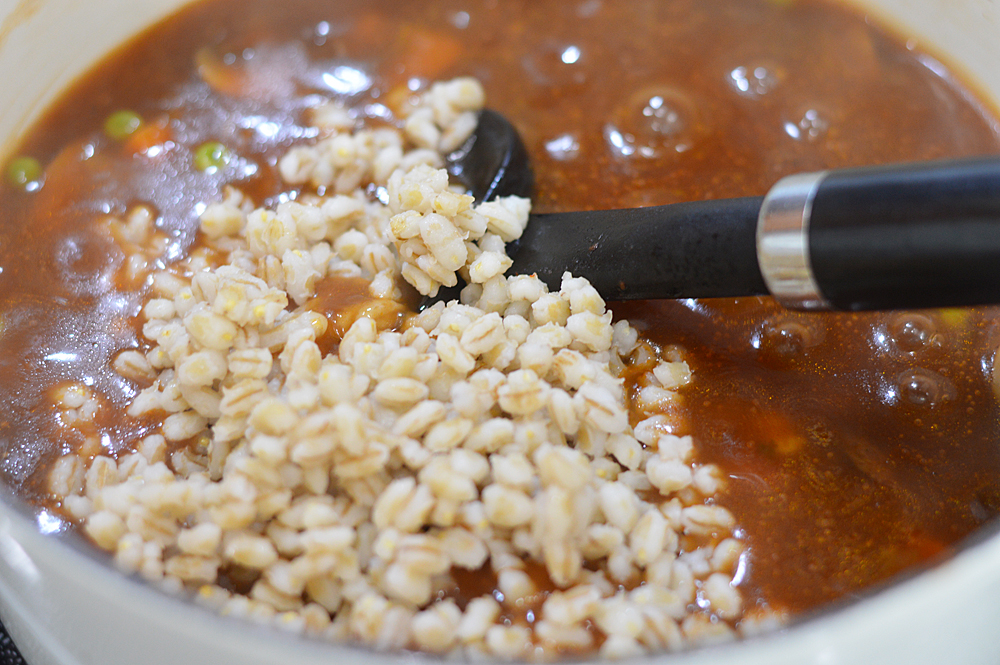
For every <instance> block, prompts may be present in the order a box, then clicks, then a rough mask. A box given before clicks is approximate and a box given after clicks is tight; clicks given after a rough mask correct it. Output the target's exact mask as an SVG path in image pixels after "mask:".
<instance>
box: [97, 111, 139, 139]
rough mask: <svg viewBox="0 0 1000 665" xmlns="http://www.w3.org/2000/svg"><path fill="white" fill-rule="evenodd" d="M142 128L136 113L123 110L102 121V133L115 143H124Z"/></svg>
mask: <svg viewBox="0 0 1000 665" xmlns="http://www.w3.org/2000/svg"><path fill="white" fill-rule="evenodd" d="M141 127H142V118H141V117H140V116H139V114H138V113H136V112H134V111H129V110H127V109H123V110H121V111H115V112H114V113H112V114H111V115H109V116H108V119H107V120H105V121H104V133H105V134H107V135H108V136H109V137H110V138H112V139H114V140H116V141H124V140H125V139H127V138H128V137H130V136H132V135H133V134H135V133H136V132H137V131H138V130H139V129H140V128H141Z"/></svg>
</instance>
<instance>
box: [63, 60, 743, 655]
mask: <svg viewBox="0 0 1000 665" xmlns="http://www.w3.org/2000/svg"><path fill="white" fill-rule="evenodd" d="M482 103H483V95H482V90H481V88H480V86H479V85H478V83H477V82H475V81H472V80H468V79H461V80H456V81H452V82H449V83H443V84H436V85H435V86H433V87H432V88H431V89H430V90H429V92H427V93H426V94H425V95H424V96H423V97H422V98H421V100H420V102H419V103H418V104H416V105H415V107H414V108H412V109H410V111H409V113H408V116H407V118H406V120H405V123H404V125H403V129H402V131H397V130H394V129H377V130H370V129H364V128H356V127H354V121H353V120H351V118H350V116H349V115H348V114H347V113H346V111H345V110H344V109H342V108H339V107H337V106H332V105H331V106H329V107H326V108H323V109H318V110H317V111H316V113H315V114H314V120H315V122H316V124H317V125H318V126H320V127H321V129H322V130H323V132H325V138H323V139H322V140H319V141H318V142H316V143H314V144H313V145H308V146H300V147H296V148H294V149H293V150H291V151H290V152H289V153H288V154H287V156H286V157H285V158H284V159H283V160H282V162H281V164H280V168H281V173H282V175H283V177H284V178H285V180H286V181H287V182H288V183H289V185H291V186H296V185H302V186H306V187H307V188H311V189H312V191H314V192H317V193H315V194H313V195H307V196H304V197H301V198H300V199H299V200H298V201H297V202H287V203H282V204H281V205H279V206H277V208H276V209H275V210H267V209H262V208H254V206H253V205H252V203H251V202H250V201H248V200H247V199H246V198H245V197H244V196H243V195H242V194H241V193H240V192H239V191H237V190H235V189H230V190H229V191H228V193H227V197H226V199H225V200H224V201H222V202H220V203H215V204H213V205H209V206H208V207H207V208H206V210H205V212H204V214H203V215H202V217H201V231H202V242H201V244H200V246H199V247H198V248H196V249H195V250H194V251H192V253H191V255H190V256H189V257H187V258H186V259H184V260H183V261H181V262H179V263H177V264H176V265H172V266H171V267H169V268H168V269H167V270H163V271H160V272H157V273H155V274H153V275H150V278H151V280H152V284H153V292H154V293H153V297H151V299H149V300H148V302H147V303H146V304H145V307H144V309H143V316H144V317H145V323H144V326H143V335H144V336H145V338H146V339H147V340H148V341H149V343H150V345H151V348H150V349H149V351H148V352H145V353H143V352H140V351H139V350H126V351H124V352H122V353H121V354H119V355H118V356H117V358H116V361H115V367H116V369H117V370H118V371H119V372H120V373H121V374H123V375H124V376H126V377H128V378H131V379H134V380H136V381H138V382H140V384H141V385H147V386H148V387H146V388H145V389H143V390H142V391H141V392H140V393H139V394H138V396H137V397H136V399H135V400H134V402H133V403H132V404H131V406H130V408H129V414H130V415H131V416H143V415H145V416H147V417H148V416H150V415H156V414H162V418H161V419H160V422H161V424H160V425H159V428H158V431H157V433H155V434H151V435H149V436H147V437H145V438H144V439H143V440H142V441H141V442H140V443H139V445H138V447H137V450H136V451H135V452H134V453H131V454H123V455H120V456H118V457H117V459H114V458H111V457H108V456H102V455H97V456H94V457H93V458H92V459H91V457H88V456H85V455H82V454H73V455H67V456H66V457H64V458H62V459H61V460H60V461H59V463H58V464H57V465H56V467H55V469H54V470H53V472H52V475H51V487H52V490H53V492H55V493H56V494H58V495H59V496H61V497H64V498H63V505H64V507H65V509H66V510H67V511H68V512H69V514H71V515H72V516H74V517H75V518H76V519H78V520H79V521H80V522H81V523H82V524H83V526H84V530H85V532H86V533H87V534H88V535H89V536H90V538H92V539H93V541H94V542H95V543H96V544H97V545H98V546H99V547H101V548H104V549H105V550H108V551H110V552H112V553H113V557H114V561H115V563H116V564H117V565H118V566H119V567H120V568H121V569H122V570H124V571H127V572H129V573H135V574H138V575H139V576H141V577H143V578H145V579H147V580H150V581H154V582H157V583H159V584H160V585H161V586H163V587H164V588H167V589H170V590H174V591H177V592H188V593H193V595H194V597H195V598H196V599H197V600H198V601H199V602H201V603H203V604H205V605H208V606H211V607H213V608H216V609H217V610H218V611H220V612H222V613H223V614H227V615H233V616H241V617H247V618H249V619H252V620H255V621H259V622H264V623H271V624H275V625H277V626H279V627H281V628H284V629H287V630H292V631H297V632H300V633H303V634H307V635H311V636H316V637H321V638H326V639H330V640H334V641H338V642H342V641H353V642H362V643H366V644H370V645H373V646H374V647H376V648H380V649H398V648H414V649H421V650H427V651H432V652H438V653H458V654H464V655H466V656H470V657H471V656H481V655H489V656H495V657H499V658H503V659H518V658H538V657H553V656H556V655H559V654H565V653H579V652H586V651H591V650H594V649H599V650H600V653H601V654H603V655H605V656H609V657H623V656H627V655H631V654H640V653H645V652H650V651H658V650H675V649H679V648H683V647H685V646H688V645H690V644H694V643H704V642H706V641H714V640H718V639H727V638H729V637H731V636H733V635H734V634H735V632H736V629H735V628H734V626H737V625H738V622H739V621H740V620H741V619H744V618H745V617H744V611H743V608H742V601H741V596H740V594H739V592H738V590H737V588H736V583H735V582H734V575H736V574H737V573H736V571H737V569H738V567H739V562H740V560H741V555H742V552H743V547H742V545H741V543H740V541H739V540H738V539H737V538H735V537H734V535H733V534H734V528H735V525H734V520H733V517H732V515H731V514H730V513H729V512H728V511H727V510H726V509H725V508H723V507H720V506H718V505H716V504H715V501H714V496H715V494H716V492H717V491H718V489H719V487H720V483H721V479H720V474H719V472H718V470H717V469H716V468H715V467H713V466H711V465H699V464H697V463H695V462H693V460H692V452H693V450H692V441H691V439H690V438H689V437H677V436H674V435H671V434H669V433H668V432H669V431H670V430H671V425H672V424H673V423H672V422H671V420H670V418H669V417H668V416H667V415H664V414H663V413H661V411H662V410H663V409H662V406H663V405H665V404H670V403H672V402H673V401H675V400H676V399H678V397H677V394H676V390H677V389H678V388H679V387H681V386H682V385H684V384H685V383H686V382H687V381H688V380H689V379H690V374H689V371H688V368H687V365H686V364H685V363H684V361H683V359H682V357H681V356H680V355H679V353H676V352H674V353H673V354H672V355H670V357H667V358H657V357H656V355H655V353H654V350H653V349H652V347H651V346H650V345H649V344H647V343H644V342H642V341H641V340H640V339H639V337H638V335H637V333H636V331H635V330H634V329H633V328H632V327H630V326H629V324H628V323H627V322H625V321H620V322H618V323H615V324H613V323H612V317H611V313H610V312H608V311H607V310H606V308H605V304H604V302H603V301H602V300H601V298H600V297H599V296H598V294H597V292H596V291H595V290H594V289H593V288H592V287H591V286H590V284H589V283H588V282H587V281H586V280H585V279H581V278H574V277H572V276H571V275H569V274H567V275H566V276H565V277H564V279H563V282H562V288H561V289H560V290H559V291H558V292H549V291H548V289H547V288H546V287H545V285H544V284H543V283H542V282H541V281H539V280H538V279H536V278H534V277H532V276H506V275H505V271H506V270H507V268H508V267H509V266H510V259H509V258H507V255H506V252H505V250H504V243H505V242H506V241H509V240H511V239H513V238H516V237H518V236H519V235H520V234H521V231H522V229H523V228H524V224H525V223H526V220H527V215H528V210H529V207H530V206H529V202H528V201H527V200H523V199H518V198H513V197H512V198H509V199H504V200H500V201H494V202H489V203H482V204H478V205H476V204H474V202H473V201H472V199H471V197H469V196H467V195H465V194H463V193H461V192H458V191H455V190H453V189H452V188H450V187H449V184H448V179H447V176H446V174H445V172H444V171H443V170H440V167H441V166H442V154H443V152H445V151H447V150H450V149H452V148H454V147H455V146H456V145H458V144H459V143H461V141H462V140H463V139H464V138H465V137H467V136H468V133H469V132H470V131H471V129H472V128H473V126H474V124H475V111H476V110H477V109H478V108H480V107H481V105H482ZM370 185H373V186H374V187H370ZM366 191H368V192H371V191H375V192H377V196H369V195H368V194H366ZM109 224H110V228H111V230H112V232H113V234H114V236H115V237H116V238H117V239H118V240H119V242H120V243H121V244H122V246H123V247H124V248H125V249H126V251H127V252H128V253H129V256H130V258H129V262H128V265H130V266H135V268H134V271H135V272H136V275H134V277H135V278H136V279H139V280H141V279H145V277H146V274H145V273H144V272H143V266H146V265H149V260H148V259H149V257H151V256H155V255H156V253H157V252H158V251H162V247H163V242H162V238H160V237H159V236H158V234H157V233H155V231H154V227H153V225H152V218H151V216H150V215H149V214H148V213H146V212H144V211H143V210H141V209H139V210H137V211H136V212H135V213H134V214H132V215H130V216H129V217H128V218H127V219H125V220H111V221H110V222H109ZM213 266H218V267H213ZM458 276H460V277H462V278H463V279H464V280H465V281H466V282H467V283H468V286H467V287H466V288H465V289H464V290H463V291H462V297H461V300H460V302H459V301H455V302H450V303H448V304H447V305H444V304H441V303H439V304H437V305H435V306H434V307H431V308H429V309H427V310H425V311H423V312H421V313H420V314H416V315H412V316H410V317H409V318H408V319H407V320H406V322H405V324H403V325H402V326H391V325H390V326H388V327H386V324H385V322H384V320H383V319H384V317H380V316H379V315H378V312H379V311H380V308H381V309H385V308H386V307H389V308H390V310H391V311H396V310H392V308H393V307H395V308H397V309H398V307H399V305H398V304H397V303H396V301H397V300H399V299H401V298H402V293H401V288H400V285H401V282H400V278H402V279H404V280H406V281H407V282H409V283H410V284H411V285H413V286H414V287H415V288H416V289H417V290H418V291H420V292H421V293H424V294H433V293H435V292H436V291H437V289H438V287H439V286H440V285H442V284H444V285H452V284H455V283H456V282H457V277H458ZM350 277H362V278H365V279H367V280H370V286H369V292H370V295H371V297H372V300H371V303H370V306H369V307H368V308H367V309H364V310H362V312H361V313H362V315H361V316H358V317H356V320H354V321H353V324H351V325H350V326H349V329H347V330H346V332H344V333H343V336H342V339H341V340H340V342H339V346H338V347H337V349H336V350H335V351H334V352H331V353H328V354H327V355H324V354H323V352H322V351H321V347H320V345H319V344H317V339H320V338H322V337H323V336H324V335H328V334H329V332H330V331H328V330H327V328H328V327H329V326H331V325H333V323H332V322H331V321H328V320H327V318H326V317H325V316H324V315H322V314H320V313H318V312H317V311H314V309H313V308H310V307H309V304H310V302H311V300H312V299H313V298H314V297H315V295H316V289H317V284H319V283H320V282H321V280H330V279H341V278H350ZM365 314H367V315H365ZM626 366H632V367H638V368H640V369H642V368H645V370H646V373H645V376H643V377H642V379H641V380H640V385H641V386H642V388H641V389H640V390H639V392H638V396H637V398H636V400H635V404H633V405H632V408H633V413H632V416H633V418H632V420H631V421H630V413H629V411H628V407H627V402H628V400H627V399H626V396H625V394H624V390H623V380H622V378H620V375H621V372H622V370H623V369H624V368H625V367H626ZM90 391H91V389H89V388H87V387H85V386H82V385H73V386H69V387H66V386H64V387H62V388H61V389H60V391H59V394H58V395H56V396H55V397H56V401H57V403H58V405H59V406H60V408H63V409H64V410H65V413H66V418H64V420H65V421H66V422H67V423H70V424H71V425H72V424H73V423H79V422H81V421H87V420H92V419H93V418H94V417H95V415H96V412H97V411H98V410H99V408H100V407H99V404H100V400H99V396H96V395H93V394H92V393H91V392H90ZM630 422H637V423H638V424H637V425H635V427H633V426H632V425H630ZM463 569H464V570H466V571H477V572H476V573H473V574H478V575H481V576H484V577H485V578H486V579H488V580H489V581H490V582H495V587H496V589H495V591H494V592H493V593H485V594H483V595H481V596H479V597H474V598H469V597H468V594H469V590H467V589H464V590H463V589H458V590H457V591H456V589H455V587H456V582H455V578H456V576H457V572H456V571H461V570H463ZM537 570H544V574H543V575H542V576H541V577H542V578H544V579H541V580H540V579H539V575H538V574H534V575H533V574H529V573H531V572H532V571H537ZM220 574H223V575H224V577H225V579H227V580H233V579H239V580H242V581H243V585H242V588H236V587H239V586H240V585H237V584H232V583H229V584H227V587H228V588H224V587H223V586H222V585H221V584H220ZM469 574H470V573H467V574H466V575H465V578H466V579H467V578H468V575H469ZM459 577H461V576H459ZM737 581H738V580H737ZM529 609H530V610H531V611H530V612H529V611H527V610H529Z"/></svg>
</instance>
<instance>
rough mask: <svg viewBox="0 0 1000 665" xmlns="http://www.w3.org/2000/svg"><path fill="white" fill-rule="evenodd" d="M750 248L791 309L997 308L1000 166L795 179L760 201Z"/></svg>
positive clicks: (924, 166)
mask: <svg viewBox="0 0 1000 665" xmlns="http://www.w3.org/2000/svg"><path fill="white" fill-rule="evenodd" d="M758 250H759V252H760V257H759V258H760V266H761V270H762V272H763V274H764V276H765V280H766V281H767V283H768V286H769V288H770V290H771V291H772V293H774V294H775V295H776V296H778V297H779V299H781V300H782V301H783V302H785V303H786V304H789V305H793V306H795V305H798V306H802V307H806V308H834V309H844V310H862V309H899V308H918V307H956V306H964V305H978V304H987V303H1000V159H997V158H995V157H992V158H978V159H970V160H961V161H949V162H928V163H921V164H909V165H897V166H886V167H871V168H862V169H849V170H843V171H829V172H825V173H818V174H811V175H804V176H793V177H792V178H788V179H786V180H783V181H780V182H779V183H778V184H777V185H775V187H774V188H772V190H771V191H770V192H769V193H768V195H767V197H766V199H765V202H764V206H763V208H762V210H761V215H760V226H759V228H758ZM796 252H798V254H799V257H798V267H799V270H798V271H797V274H798V275H799V278H800V279H799V282H798V284H796V280H795V278H794V275H795V274H796V270H791V271H789V267H791V266H792V264H794V263H795V259H794V258H793V257H794V255H795V253H796ZM802 268H804V269H805V270H802ZM789 277H793V278H792V279H788V278H789ZM810 282H811V284H810Z"/></svg>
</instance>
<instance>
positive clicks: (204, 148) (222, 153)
mask: <svg viewBox="0 0 1000 665" xmlns="http://www.w3.org/2000/svg"><path fill="white" fill-rule="evenodd" d="M230 159H231V155H230V154H229V149H228V148H227V147H226V146H224V145H222V144H221V143H219V142H218V141H208V142H207V143H202V144H201V145H200V146H198V147H197V148H195V151H194V167H195V168H196V169H198V170H199V171H206V172H208V173H215V172H216V171H218V170H219V169H221V168H222V167H223V166H225V165H226V164H228V163H229V160H230Z"/></svg>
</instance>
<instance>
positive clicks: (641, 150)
mask: <svg viewBox="0 0 1000 665" xmlns="http://www.w3.org/2000/svg"><path fill="white" fill-rule="evenodd" d="M701 131H702V123H701V118H700V117H699V114H698V106H697V105H696V104H695V102H694V100H692V99H691V97H690V96H689V95H688V94H686V93H684V92H683V91H680V90H678V89H677V88H673V87H670V86H650V87H647V88H643V89H641V90H639V91H638V92H636V93H634V94H633V95H632V96H631V97H629V98H628V99H627V100H626V101H625V103H624V104H621V105H620V106H618V107H617V108H616V109H615V110H614V111H613V112H612V115H611V119H610V121H609V122H608V124H607V125H605V127H604V138H605V140H606V141H607V143H608V145H609V147H610V148H611V150H612V151H613V152H614V153H617V154H619V155H621V156H623V157H641V158H646V159H655V158H658V157H662V156H664V155H665V154H669V153H670V152H677V153H682V152H687V151H688V150H690V149H691V147H692V146H693V145H694V143H695V142H696V141H697V139H698V135H699V134H700V133H701Z"/></svg>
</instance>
